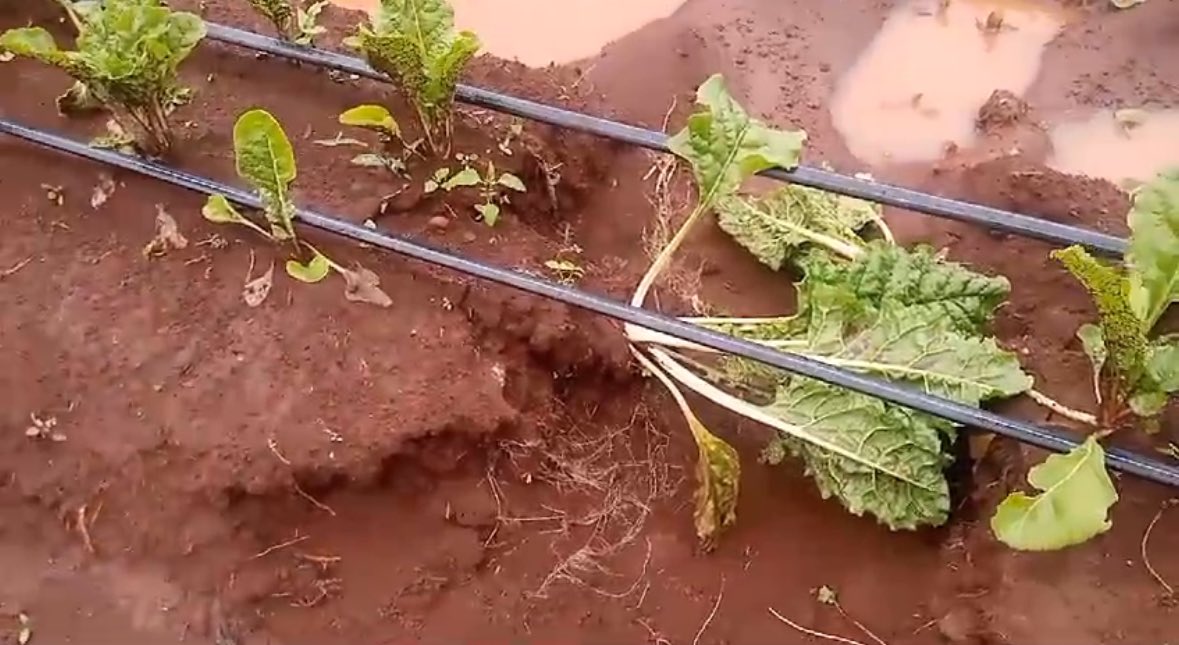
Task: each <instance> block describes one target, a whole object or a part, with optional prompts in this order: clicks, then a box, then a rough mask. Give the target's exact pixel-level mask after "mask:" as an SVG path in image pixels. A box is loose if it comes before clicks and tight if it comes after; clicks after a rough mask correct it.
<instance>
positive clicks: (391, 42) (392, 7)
mask: <svg viewBox="0 0 1179 645" xmlns="http://www.w3.org/2000/svg"><path fill="white" fill-rule="evenodd" d="M349 44H351V45H353V46H355V47H356V48H358V49H359V50H360V51H361V52H362V53H363V54H364V56H365V58H367V59H368V62H369V64H370V65H372V66H373V68H375V69H377V70H379V71H381V72H383V73H385V74H387V75H388V76H390V77H392V78H394V79H396V80H397V81H398V83H399V84H400V85H401V87H402V89H403V90H404V91H405V92H406V93H407V94H408V95H409V97H410V98H411V100H413V102H414V104H415V105H416V106H417V108H418V112H419V114H420V115H421V118H422V122H423V123H422V125H423V126H424V127H425V129H426V132H427V134H431V132H437V131H438V130H439V129H445V125H446V123H448V119H449V110H450V105H451V102H452V101H453V99H454V91H455V87H456V85H457V83H458V78H459V75H460V74H461V73H462V71H463V68H464V67H465V66H466V64H467V62H468V61H469V60H470V59H471V58H472V57H473V56H474V55H475V53H476V52H478V51H479V39H478V37H477V36H475V34H474V33H472V32H469V31H463V32H457V33H456V32H455V30H454V10H453V9H452V8H451V7H450V4H449V3H448V2H446V1H445V0H381V6H380V9H379V10H378V11H377V14H376V15H375V16H373V17H372V20H371V24H370V25H361V26H360V27H359V30H358V33H357V36H356V37H355V38H354V39H352V40H350V41H349Z"/></svg>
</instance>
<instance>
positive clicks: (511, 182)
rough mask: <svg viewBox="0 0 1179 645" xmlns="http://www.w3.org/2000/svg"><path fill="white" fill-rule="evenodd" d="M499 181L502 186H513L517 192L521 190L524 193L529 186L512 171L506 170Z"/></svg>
mask: <svg viewBox="0 0 1179 645" xmlns="http://www.w3.org/2000/svg"><path fill="white" fill-rule="evenodd" d="M497 183H498V184H499V185H500V186H506V187H508V188H511V189H512V190H514V191H516V192H520V193H523V192H525V191H527V190H528V188H527V187H525V186H524V180H522V179H520V178H519V177H517V176H515V175H513V174H512V173H510V172H505V173H504V174H502V175H500V176H499V180H498V181H497Z"/></svg>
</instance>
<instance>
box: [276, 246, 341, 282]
mask: <svg viewBox="0 0 1179 645" xmlns="http://www.w3.org/2000/svg"><path fill="white" fill-rule="evenodd" d="M286 268H287V275H289V276H291V277H292V278H294V279H296V280H298V281H300V282H307V283H315V282H319V281H321V280H323V279H324V278H326V277H327V276H328V273H331V270H332V263H331V261H330V260H328V259H327V256H326V255H324V254H322V253H320V252H319V251H315V255H313V256H312V257H311V259H310V260H308V261H307V263H306V264H304V263H302V262H299V261H298V260H287V264H286Z"/></svg>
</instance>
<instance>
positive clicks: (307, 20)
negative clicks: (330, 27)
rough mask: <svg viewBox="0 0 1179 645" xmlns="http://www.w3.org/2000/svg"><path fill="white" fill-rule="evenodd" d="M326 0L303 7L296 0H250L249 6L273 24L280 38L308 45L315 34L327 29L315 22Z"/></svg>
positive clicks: (327, 0)
mask: <svg viewBox="0 0 1179 645" xmlns="http://www.w3.org/2000/svg"><path fill="white" fill-rule="evenodd" d="M328 2H329V0H318V1H317V2H312V3H311V4H310V5H308V6H307V8H306V9H304V8H303V7H302V6H300V5H299V4H298V3H297V2H288V1H287V0H250V6H252V7H254V10H255V11H257V12H258V13H260V14H262V15H263V16H265V17H266V19H267V20H269V21H270V24H272V25H274V29H275V30H276V31H278V35H279V37H280V38H282V39H283V40H285V41H287V42H291V43H294V44H296V45H303V46H309V45H311V44H312V42H313V41H314V40H315V37H316V36H318V35H319V34H322V33H324V32H325V31H327V29H325V28H323V27H322V26H320V25H318V24H316V23H317V22H318V20H319V14H320V13H322V12H323V9H324V7H326V6H327V5H328Z"/></svg>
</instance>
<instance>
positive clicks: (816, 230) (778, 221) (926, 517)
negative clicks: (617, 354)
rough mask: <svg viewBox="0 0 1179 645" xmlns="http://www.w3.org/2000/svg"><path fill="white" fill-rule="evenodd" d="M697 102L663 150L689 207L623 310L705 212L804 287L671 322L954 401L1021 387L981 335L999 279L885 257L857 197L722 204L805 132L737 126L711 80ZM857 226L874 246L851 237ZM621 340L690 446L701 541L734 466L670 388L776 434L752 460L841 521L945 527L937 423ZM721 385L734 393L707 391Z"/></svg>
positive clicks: (780, 193)
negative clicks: (781, 302)
mask: <svg viewBox="0 0 1179 645" xmlns="http://www.w3.org/2000/svg"><path fill="white" fill-rule="evenodd" d="M697 102H698V104H699V105H700V110H699V111H698V112H696V113H695V114H694V115H692V116H691V117H690V118H689V120H688V126H687V128H685V129H684V130H683V131H682V132H680V133H679V134H677V135H675V136H673V137H672V138H671V139H670V140H669V142H668V143H669V147H670V148H671V149H672V151H673V152H674V153H676V154H677V155H678V156H680V157H681V158H683V159H685V160H687V161H688V162H689V163H690V164H691V165H692V168H693V170H694V174H695V177H696V183H697V188H698V201H697V203H696V206H695V208H694V209H693V211H692V213H691V214H690V215H689V216H688V218H687V220H686V222H685V224H684V225H683V226H682V227H681V228H680V230H679V231H678V232H676V234H675V236H674V237H673V238H672V239H671V241H670V242H669V243H668V244H667V245H666V246H665V247H664V248H663V249H662V251H661V252H660V253H659V255H658V256H657V257H656V258H655V260H654V262H653V263H652V266H651V268H650V269H649V270H648V272H647V274H646V275H644V277H643V280H642V281H641V282H640V284H639V287H638V289H637V290H636V292H635V294H634V297H633V298H632V300H631V302H632V304H634V305H636V306H639V305H641V304H642V303H643V301H644V300H645V297H646V295H647V294H648V292H649V291H650V289H651V288H652V287H653V285H654V283H655V279H656V278H657V277H658V274H659V273H660V272H661V271H662V270H663V269H664V268H666V266H667V265H668V263H669V262H670V257H671V254H672V253H674V251H675V250H676V249H677V248H678V247H679V246H680V245H681V244H682V243H683V241H684V240H685V239H686V237H687V235H688V232H689V230H690V228H691V227H692V225H693V224H694V223H695V222H696V221H697V220H699V219H700V218H701V217H703V216H704V215H705V214H706V213H710V212H715V213H716V214H717V217H718V222H719V224H720V227H721V228H722V230H725V231H726V232H728V233H729V234H730V235H731V236H732V237H733V238H734V239H735V240H736V241H737V242H738V243H739V244H741V245H742V246H744V247H745V248H746V249H748V250H749V251H750V252H751V253H752V254H753V255H754V256H755V257H757V258H758V259H759V260H761V261H762V262H763V263H764V264H766V265H767V266H769V267H771V268H774V269H778V268H781V267H783V266H785V265H786V264H788V263H789V264H793V265H795V266H796V267H798V268H800V269H802V270H803V272H804V273H805V275H806V279H805V280H803V281H801V282H799V283H797V284H796V288H797V290H798V294H799V297H798V301H799V303H800V306H799V310H798V311H797V312H796V313H795V314H793V315H789V316H778V317H769V318H741V317H734V318H689V319H687V320H690V321H692V322H695V323H698V324H703V325H708V326H711V327H713V328H716V329H718V330H721V331H724V332H726V333H730V334H733V335H736V336H740V337H742V338H745V339H748V340H751V341H754V342H759V343H763V344H766V345H768V346H771V347H776V348H783V349H788V350H790V351H791V352H795V353H801V354H805V355H807V356H808V357H810V358H812V359H814V360H819V361H822V362H825V363H829V364H831V365H837V366H840V367H843V368H845V369H851V370H855V371H858V372H863V373H867V374H871V375H874V376H877V377H880V378H885V379H888V380H892V381H896V382H899V383H903V384H905V385H908V386H911V387H917V388H921V389H924V390H925V391H927V392H930V393H933V394H937V395H939V396H944V397H947V398H951V399H955V400H957V401H960V402H963V403H967V404H970V405H976V406H977V405H979V404H980V403H981V402H983V401H985V400H989V399H994V398H1000V397H1006V396H1013V395H1016V394H1018V393H1020V392H1023V391H1025V390H1027V389H1028V388H1029V387H1031V379H1030V377H1028V376H1027V375H1026V374H1024V373H1023V371H1022V370H1021V368H1020V366H1019V362H1018V360H1017V359H1016V357H1015V356H1014V355H1012V354H1011V353H1009V352H1006V351H1004V350H1002V349H1001V348H999V347H998V345H997V344H996V343H995V341H994V340H993V339H990V338H988V337H986V335H985V333H984V328H985V326H986V324H987V323H988V322H989V320H990V318H991V316H992V313H993V311H994V309H995V308H996V307H997V306H998V305H999V304H1000V303H1001V302H1002V300H1003V299H1004V297H1005V296H1006V293H1007V291H1008V289H1009V285H1008V284H1007V281H1006V280H1004V279H1002V278H990V277H986V276H981V275H978V274H975V273H972V272H970V271H968V270H967V269H965V268H964V267H962V266H959V265H957V264H952V263H947V262H945V261H944V260H943V259H942V258H941V256H940V254H936V253H934V252H933V251H932V250H930V249H924V248H916V249H912V250H910V249H905V248H903V247H900V246H897V245H896V244H895V243H893V242H892V237H891V234H890V233H889V232H888V229H887V227H886V226H885V225H884V222H883V219H882V218H881V217H880V212H879V208H878V207H876V206H874V205H871V204H868V203H866V202H862V201H859V200H855V199H851V198H847V197H840V196H836V195H830V194H827V193H823V192H821V191H817V190H814V189H810V188H805V187H801V186H789V187H786V188H782V189H779V190H777V191H774V192H772V193H770V194H768V195H765V196H762V197H748V196H741V195H738V193H737V191H738V189H739V188H740V186H741V184H742V183H743V181H744V180H745V179H746V178H748V177H750V176H752V175H753V174H755V173H757V172H760V171H762V170H765V169H768V168H771V167H775V166H776V167H781V168H792V167H794V166H795V165H797V163H798V159H799V156H800V152H801V148H802V144H803V142H804V141H805V134H804V133H802V132H783V131H777V130H773V129H771V128H769V127H768V126H766V125H765V124H763V123H761V122H759V121H757V120H755V119H753V118H751V117H750V116H749V115H748V114H747V113H746V112H745V111H744V110H743V109H742V108H741V106H740V105H738V104H737V103H736V101H734V100H733V98H732V97H731V96H730V95H729V94H728V93H727V91H726V90H725V88H724V83H723V79H721V78H720V77H719V76H714V77H712V78H710V79H709V80H708V81H707V82H705V83H704V84H703V85H702V86H701V87H700V88H699V91H698V93H697ZM867 229H877V230H878V231H879V233H880V235H881V236H882V237H883V238H884V239H883V240H880V239H875V240H871V239H868V238H866V237H864V235H863V233H862V231H864V230H867ZM626 331H627V335H628V337H629V339H630V340H631V342H632V352H633V353H634V355H635V356H636V357H637V358H638V360H639V362H640V363H641V364H643V366H644V367H645V368H647V370H649V371H650V372H651V373H652V374H654V375H655V376H656V378H658V379H659V381H660V382H661V383H662V384H663V385H664V386H665V387H667V389H668V390H669V392H670V393H671V394H672V397H673V398H674V399H675V401H676V403H677V404H678V405H679V407H680V409H681V411H682V412H683V413H684V416H685V418H686V419H687V420H688V424H689V427H690V429H691V430H692V434H693V437H694V438H695V439H696V441H697V444H698V447H699V451H700V461H699V464H698V467H697V473H698V479H699V482H698V489H697V497H696V501H697V505H696V528H697V533H698V534H699V536H700V537H701V539H702V540H704V541H706V542H711V541H712V540H713V539H715V537H716V535H717V533H718V532H719V531H720V530H721V529H723V528H724V527H725V526H726V525H728V524H730V523H731V522H733V521H734V520H735V518H736V497H737V485H738V484H737V480H738V477H739V468H740V463H739V460H738V456H737V454H736V451H734V450H733V449H732V448H731V447H730V446H728V445H727V444H725V443H724V442H723V441H721V440H720V439H719V438H717V437H716V436H714V435H712V434H711V433H710V432H708V430H707V429H706V428H705V427H704V426H703V425H702V424H701V423H700V421H699V418H698V417H697V416H696V415H695V413H694V412H693V411H692V409H691V408H690V407H689V405H688V403H687V401H686V399H685V397H684V396H683V394H682V393H681V391H680V387H687V388H688V389H691V390H693V391H695V392H696V393H697V394H700V395H702V396H704V397H705V398H707V399H709V400H711V401H712V402H713V403H716V404H718V405H720V406H722V407H724V408H727V409H729V410H730V411H732V412H735V413H737V414H738V415H741V416H743V417H745V418H748V419H752V420H754V421H757V422H759V423H762V424H764V425H767V426H769V427H771V428H774V429H775V430H777V431H778V435H777V437H776V438H775V439H774V440H773V441H772V442H771V443H770V445H769V446H768V447H767V451H766V457H767V458H768V459H769V460H770V461H777V460H780V459H782V458H784V457H785V456H786V455H787V454H794V455H795V456H797V457H799V458H801V459H802V461H803V463H804V464H805V465H806V468H807V472H808V473H809V474H810V475H811V476H812V477H813V478H814V479H815V482H816V484H817V485H818V487H819V490H820V492H821V493H822V495H823V496H824V497H836V498H837V499H839V500H840V501H841V502H842V503H843V504H844V505H845V506H846V507H847V508H848V510H850V511H851V512H853V513H855V514H857V515H859V514H863V513H865V512H868V513H871V514H873V515H874V516H876V518H877V519H879V520H880V521H881V522H883V523H884V524H886V525H887V526H889V527H890V528H892V529H914V528H917V527H920V526H927V525H938V524H941V523H943V522H945V521H946V519H947V517H948V515H949V510H950V497H949V486H948V483H947V481H946V478H945V474H944V468H945V466H946V465H947V464H948V463H949V461H950V459H951V456H950V450H949V445H948V444H949V442H948V438H949V437H950V436H951V435H952V434H953V432H954V428H953V426H952V425H950V424H948V423H944V422H942V421H940V420H937V419H935V418H932V417H929V416H927V415H923V414H918V413H915V412H912V411H909V410H907V409H904V408H900V407H898V406H894V405H891V404H888V403H885V402H883V401H880V400H878V399H874V398H871V397H868V396H865V395H861V394H857V393H854V392H851V391H848V390H843V389H840V388H837V387H834V386H830V385H826V384H823V383H819V382H817V381H812V380H809V379H804V378H799V377H794V376H791V375H789V374H785V373H781V372H778V371H776V370H770V369H768V368H764V367H762V366H760V365H756V364H751V363H748V362H744V361H737V360H734V359H728V361H727V363H726V362H724V361H722V363H721V367H715V366H712V365H709V364H705V363H703V362H701V361H698V360H696V359H694V358H690V357H689V356H687V355H686V354H685V352H687V351H692V352H696V353H704V354H707V353H708V352H709V350H706V349H705V348H703V347H700V346H696V345H693V344H691V343H686V342H684V341H679V340H677V339H674V338H670V337H667V336H664V335H662V334H658V333H656V332H652V331H650V330H646V329H643V328H640V327H636V326H633V325H631V326H627V329H626ZM738 368H740V369H738ZM734 375H737V376H739V378H740V382H739V384H740V385H741V386H742V387H741V388H740V389H741V390H742V391H743V392H744V394H743V396H736V395H734V394H731V393H730V392H729V391H727V390H724V389H721V388H720V387H718V386H717V383H724V384H730V383H731V382H732V380H733V378H734ZM746 395H747V396H748V397H749V400H747V399H746V398H744V397H745V396H746ZM755 401H756V402H755Z"/></svg>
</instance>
